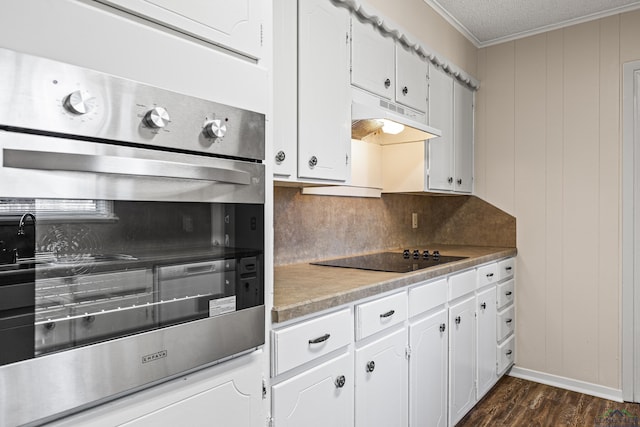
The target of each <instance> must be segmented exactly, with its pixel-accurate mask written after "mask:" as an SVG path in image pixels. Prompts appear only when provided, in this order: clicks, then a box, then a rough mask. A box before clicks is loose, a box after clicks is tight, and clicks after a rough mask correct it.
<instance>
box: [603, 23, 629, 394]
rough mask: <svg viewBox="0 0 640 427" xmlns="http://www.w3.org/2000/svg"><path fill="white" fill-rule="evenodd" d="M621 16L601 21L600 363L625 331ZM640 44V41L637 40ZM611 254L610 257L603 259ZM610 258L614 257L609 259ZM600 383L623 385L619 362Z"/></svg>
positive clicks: (611, 356)
mask: <svg viewBox="0 0 640 427" xmlns="http://www.w3.org/2000/svg"><path fill="white" fill-rule="evenodd" d="M619 34H620V16H619V15H615V16H611V17H609V18H605V19H602V20H601V21H600V82H599V89H600V92H599V98H600V152H599V157H600V171H599V174H598V177H599V180H600V182H599V194H600V206H599V221H600V223H599V224H598V232H599V235H598V252H599V254H600V256H599V258H598V266H599V268H598V274H599V276H598V282H597V285H598V296H597V299H598V304H599V306H600V316H599V322H598V328H599V330H598V337H599V342H598V359H599V360H600V361H607V360H617V358H618V352H619V350H618V349H619V348H620V346H621V344H620V334H619V333H615V332H613V333H611V331H619V330H620V328H621V323H620V311H619V309H618V304H619V301H620V286H619V285H618V284H619V283H620V280H621V275H620V269H619V266H618V264H617V263H614V262H612V261H611V259H616V260H617V259H621V256H622V255H621V249H620V237H619V230H618V227H619V218H620V215H621V212H620V206H621V200H620V177H619V176H618V174H616V173H613V172H614V171H619V170H620V168H621V162H620V143H619V141H620V140H621V132H620V126H619V117H621V113H622V112H621V109H620V95H619V94H620V89H619V88H620V85H621V78H620V76H621V69H620V65H619V64H620V49H619V41H618V40H619ZM636 40H639V39H636ZM636 44H637V43H636ZM604 254H611V257H609V256H602V255H604ZM610 258H611V259H610ZM598 379H599V381H601V382H603V383H608V384H619V383H621V381H622V378H621V375H620V369H619V364H616V363H609V364H606V363H599V365H598Z"/></svg>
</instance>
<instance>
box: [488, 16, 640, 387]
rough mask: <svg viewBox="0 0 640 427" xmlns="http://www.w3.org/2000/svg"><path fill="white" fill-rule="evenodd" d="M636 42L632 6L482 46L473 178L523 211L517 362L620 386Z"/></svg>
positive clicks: (637, 22)
mask: <svg viewBox="0 0 640 427" xmlns="http://www.w3.org/2000/svg"><path fill="white" fill-rule="evenodd" d="M638 40H640V11H635V12H628V13H625V14H622V15H614V16H611V17H607V18H603V19H599V20H596V21H591V22H587V23H583V24H579V25H576V26H572V27H568V28H564V29H560V30H555V31H552V32H548V33H545V34H542V35H537V36H533V37H530V38H525V39H521V40H518V41H516V42H508V43H504V44H501V45H496V46H491V47H487V48H484V49H481V50H480V51H479V53H478V76H479V77H480V80H481V89H480V91H479V92H478V95H477V104H476V105H477V109H476V131H477V132H476V141H475V143H476V158H475V160H476V183H475V184H476V192H477V194H478V195H479V196H480V197H482V198H483V199H485V200H486V201H488V202H489V203H492V204H494V205H496V206H497V207H498V208H500V209H503V210H505V211H507V212H509V213H511V214H513V215H515V216H516V218H517V246H518V252H519V254H518V266H517V288H518V299H517V308H516V309H517V317H518V338H517V339H518V342H517V346H518V353H517V360H516V363H517V364H518V365H519V366H521V367H523V368H528V369H533V370H536V371H540V372H544V373H549V374H554V375H559V376H563V377H568V378H572V379H576V380H581V381H586V382H590V383H594V384H598V385H603V386H606V387H612V388H620V387H621V371H620V370H621V368H620V334H621V331H620V316H621V311H620V289H621V282H620V281H621V276H620V259H621V258H620V232H621V230H620V203H621V201H620V180H621V175H620V146H621V141H620V122H621V111H620V102H621V98H620V96H621V95H620V83H621V81H620V76H621V64H622V63H624V62H627V61H631V60H638V59H640V43H638ZM532 132H533V133H534V134H533V135H532Z"/></svg>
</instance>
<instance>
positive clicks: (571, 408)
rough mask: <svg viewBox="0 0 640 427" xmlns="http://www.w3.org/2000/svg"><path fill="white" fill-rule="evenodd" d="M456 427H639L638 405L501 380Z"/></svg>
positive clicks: (639, 412) (516, 381)
mask: <svg viewBox="0 0 640 427" xmlns="http://www.w3.org/2000/svg"><path fill="white" fill-rule="evenodd" d="M456 426H457V427H480V426H487V427H488V426H491V427H494V426H527V427H535V426H541V427H542V426H545V427H547V426H548V427H564V426H575V427H590V426H593V427H614V426H616V427H621V426H625V427H628V426H640V404H637V403H619V402H614V401H611V400H606V399H600V398H597V397H593V396H588V395H586V394H581V393H576V392H574V391H568V390H564V389H561V388H557V387H551V386H548V385H543V384H538V383H535V382H531V381H527V380H523V379H519V378H514V377H510V376H504V377H503V378H502V379H501V380H500V381H499V382H498V384H496V385H495V387H493V389H491V390H490V391H489V393H487V395H486V396H485V397H484V398H482V400H481V401H480V402H478V404H477V405H476V406H475V408H474V409H472V410H471V412H469V413H468V414H467V415H466V416H465V417H464V418H463V419H462V420H461V421H460V422H459V423H458V424H456Z"/></svg>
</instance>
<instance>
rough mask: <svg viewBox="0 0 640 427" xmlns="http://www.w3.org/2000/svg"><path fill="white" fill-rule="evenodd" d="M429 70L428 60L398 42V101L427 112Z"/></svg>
mask: <svg viewBox="0 0 640 427" xmlns="http://www.w3.org/2000/svg"><path fill="white" fill-rule="evenodd" d="M428 72H429V68H428V65H427V62H426V61H423V60H422V58H420V57H419V56H418V55H416V54H414V53H413V52H411V51H409V50H406V49H405V48H404V47H403V46H402V45H400V44H396V101H397V102H398V103H400V104H403V105H406V106H407V107H411V108H415V109H416V110H418V111H422V112H425V113H426V112H427V87H428V82H427V74H428Z"/></svg>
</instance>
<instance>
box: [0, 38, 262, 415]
mask: <svg viewBox="0 0 640 427" xmlns="http://www.w3.org/2000/svg"><path fill="white" fill-rule="evenodd" d="M0 75H1V76H2V78H1V79H0V94H2V101H1V102H0V402H2V406H3V410H2V411H1V413H0V425H3V426H4V425H8V426H11V425H20V424H25V423H34V424H38V423H42V422H45V421H47V420H50V419H52V418H55V417H58V416H60V415H63V414H66V413H69V412H70V411H75V410H78V409H80V408H84V407H87V406H90V405H93V404H96V403H97V402H101V401H104V400H105V399H109V398H113V397H115V396H120V395H122V394H124V393H127V392H131V391H133V390H136V389H139V388H141V387H144V386H147V385H149V384H153V383H155V382H157V381H161V380H165V379H168V378H171V377H173V376H176V375H179V374H181V373H184V372H187V371H190V370H193V369H197V368H201V367H203V366H206V365H209V364H212V363H216V362H218V361H220V360H223V359H226V358H228V357H233V356H235V355H238V354H241V353H244V352H248V351H251V350H253V349H255V348H257V347H259V346H261V345H262V344H264V336H265V332H264V266H263V252H264V197H265V196H264V191H265V176H264V164H263V160H264V132H265V131H264V129H265V120H264V115H262V114H259V113H255V112H251V111H246V110H242V109H238V108H234V107H231V106H227V105H222V104H218V103H215V102H211V101H206V100H202V99H197V98H194V97H189V96H186V95H181V94H177V93H173V92H169V91H166V90H162V89H159V88H155V87H150V86H147V85H144V84H140V83H136V82H133V81H130V80H125V79H121V78H118V77H115V76H110V75H107V74H103V73H99V72H95V71H91V70H86V69H82V68H79V67H75V66H71V65H68V64H63V63H59V62H56V61H51V60H47V59H44V58H38V57H33V56H29V55H25V54H21V53H18V52H14V51H10V50H6V49H0Z"/></svg>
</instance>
